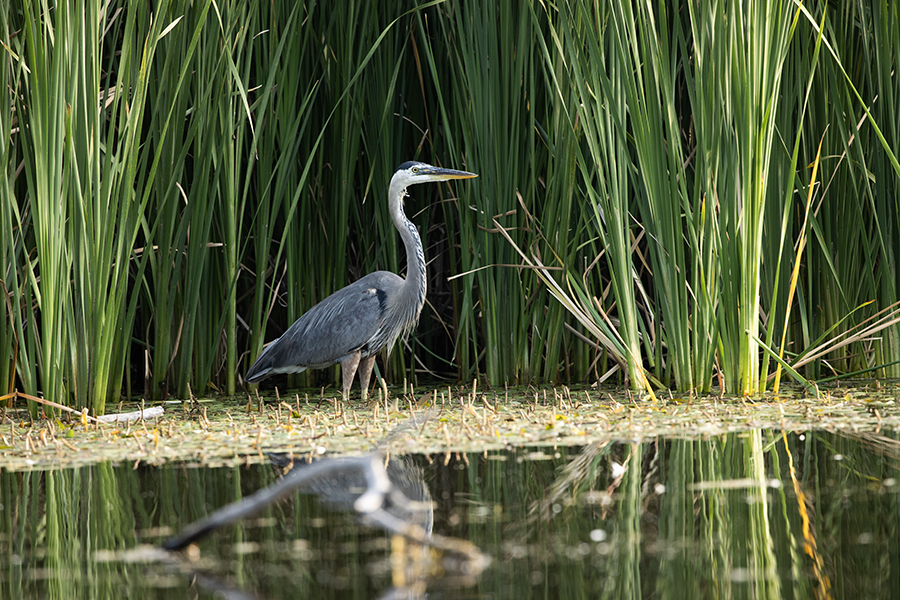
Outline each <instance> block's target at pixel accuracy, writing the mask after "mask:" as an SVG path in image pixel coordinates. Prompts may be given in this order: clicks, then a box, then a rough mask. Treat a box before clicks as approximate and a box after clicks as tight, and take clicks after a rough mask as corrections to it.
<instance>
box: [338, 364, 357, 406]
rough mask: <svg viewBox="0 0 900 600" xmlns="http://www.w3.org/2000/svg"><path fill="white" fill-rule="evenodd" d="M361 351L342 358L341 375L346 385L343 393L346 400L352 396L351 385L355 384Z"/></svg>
mask: <svg viewBox="0 0 900 600" xmlns="http://www.w3.org/2000/svg"><path fill="white" fill-rule="evenodd" d="M359 358H360V353H359V352H354V353H353V354H349V355H347V356H346V357H344V359H343V360H341V375H343V379H344V387H343V389H342V390H341V394H342V395H343V397H344V401H345V402H346V401H347V400H348V399H349V398H350V386H351V385H353V378H354V377H356V368H357V367H358V366H359Z"/></svg>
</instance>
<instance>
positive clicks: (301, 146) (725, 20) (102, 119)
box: [0, 0, 900, 412]
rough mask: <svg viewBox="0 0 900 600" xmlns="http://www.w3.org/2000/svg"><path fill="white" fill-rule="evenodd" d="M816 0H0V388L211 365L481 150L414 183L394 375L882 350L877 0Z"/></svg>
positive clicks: (890, 84)
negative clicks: (414, 237) (402, 189)
mask: <svg viewBox="0 0 900 600" xmlns="http://www.w3.org/2000/svg"><path fill="white" fill-rule="evenodd" d="M824 6H825V4H824V3H821V2H814V3H803V4H801V3H799V2H795V1H787V0H785V1H779V2H771V3H758V2H755V3H748V2H743V3H741V2H738V3H726V2H721V1H716V0H701V1H699V2H692V3H687V4H684V5H682V4H678V3H674V2H667V1H660V2H654V3H650V4H647V3H640V2H624V3H618V4H615V5H610V6H606V5H605V4H602V3H591V2H587V1H586V0H572V1H571V2H564V3H561V4H558V5H541V4H534V5H531V6H529V5H522V4H520V3H516V2H511V1H503V2H487V3H480V4H476V5H471V4H465V3H457V2H450V1H445V2H431V3H426V4H425V5H422V6H417V5H415V4H413V3H412V2H408V3H406V4H405V5H404V6H399V7H398V6H396V4H394V3H388V2H369V3H357V2H350V3H347V4H346V6H343V7H342V8H341V10H340V11H336V10H332V7H330V6H325V5H322V4H320V3H317V2H311V3H304V4H294V5H286V4H284V3H274V4H272V3H265V2H259V1H258V0H253V1H241V0H233V1H230V2H224V3H213V2H212V1H211V0H209V1H206V2H201V3H200V4H199V5H197V4H191V3H187V2H184V1H183V0H168V1H164V2H161V3H159V4H158V5H156V6H154V7H153V12H152V14H151V12H150V11H149V10H148V8H147V7H146V6H144V5H138V4H135V3H127V2H112V3H110V4H108V5H105V4H103V3H100V2H98V1H97V0H93V1H90V2H88V3H86V4H84V5H83V6H82V5H81V4H79V5H78V6H77V7H76V6H75V4H74V3H72V2H71V1H70V2H64V3H60V4H59V5H57V6H55V7H54V8H53V9H52V10H44V7H43V5H41V4H39V3H34V2H32V1H30V0H29V1H28V2H25V3H24V4H21V5H17V6H16V7H6V8H4V9H3V10H2V11H0V36H2V41H3V46H2V47H3V51H2V61H3V62H2V66H3V73H2V74H0V83H2V84H5V85H3V89H4V90H7V92H8V93H7V94H5V95H4V97H3V98H2V100H0V158H2V164H3V169H4V173H5V177H4V178H3V181H2V183H0V232H2V239H0V264H2V265H3V267H2V268H3V270H2V273H0V284H2V285H0V291H2V293H3V297H2V299H0V300H2V301H0V392H3V393H9V392H10V391H11V390H13V389H16V388H18V389H20V390H22V391H26V392H28V393H31V394H34V395H36V394H37V393H38V392H39V391H42V392H43V394H44V396H45V397H47V398H48V399H52V400H61V401H63V402H65V403H68V404H72V405H78V406H87V407H89V408H91V410H92V411H95V412H100V411H102V410H103V409H104V406H105V403H106V402H107V401H108V400H115V399H117V398H118V397H119V396H120V395H122V394H126V395H127V394H130V395H147V396H149V397H162V396H167V395H175V396H179V397H183V396H187V395H188V393H189V391H188V390H189V388H190V389H192V390H193V391H195V392H200V391H202V390H205V389H207V386H208V385H209V386H211V389H217V390H220V391H223V392H226V393H235V392H237V391H238V390H239V389H240V386H239V383H240V376H241V374H242V373H243V372H245V370H246V368H247V367H248V366H249V364H250V362H252V361H253V360H254V359H255V357H256V355H257V354H258V353H259V351H260V349H261V348H262V345H263V343H264V342H265V341H267V340H271V339H273V338H274V337H275V336H277V335H279V334H280V333H282V332H283V331H284V330H285V329H286V328H287V327H288V326H289V325H290V324H291V323H292V322H293V321H294V320H295V319H296V318H298V317H299V316H300V315H301V314H302V313H303V312H305V311H306V310H307V309H308V308H310V307H311V306H312V305H313V304H315V303H316V302H318V301H320V300H321V299H323V298H324V297H325V296H327V295H328V294H330V293H332V292H334V291H335V290H336V289H338V288H340V287H341V286H343V285H345V284H347V283H348V282H350V281H353V280H355V279H357V278H359V277H361V276H362V275H364V274H366V273H368V272H371V271H373V270H376V269H389V270H392V271H394V272H399V273H402V272H403V269H404V268H405V266H404V258H403V256H404V255H403V253H402V252H401V251H400V248H399V246H398V240H397V236H396V233H395V231H394V229H393V226H392V224H391V222H390V219H389V216H388V215H387V212H386V210H385V206H384V204H385V199H384V196H385V193H386V188H387V183H388V181H389V179H390V176H391V174H392V172H393V169H394V168H395V167H396V165H397V164H399V163H401V162H403V161H405V160H409V159H419V160H424V161H427V162H432V163H438V164H442V165H445V166H451V167H458V168H465V169H468V170H471V171H474V172H477V173H479V178H478V179H476V180H473V181H471V182H467V183H466V185H464V186H463V185H460V186H449V185H445V186H440V187H439V186H433V188H426V187H422V189H417V188H414V189H413V190H412V197H411V198H410V200H409V201H408V202H407V212H408V214H409V216H410V218H411V219H412V220H413V222H414V223H416V224H417V226H419V227H420V230H421V233H422V239H423V243H424V244H425V246H426V251H425V254H426V257H427V259H428V260H429V280H428V283H429V295H428V305H427V307H426V309H425V310H424V311H423V316H422V320H421V323H420V326H419V328H418V330H417V332H416V334H415V335H413V336H412V337H411V338H410V340H409V341H408V342H407V343H406V344H404V345H402V346H400V347H398V349H397V351H395V352H394V353H393V354H392V355H391V356H390V358H389V359H387V357H385V358H386V361H379V371H380V372H382V374H384V375H387V376H388V378H389V380H390V381H391V382H392V383H397V384H401V383H402V380H403V379H407V380H409V381H415V380H416V378H417V376H418V375H422V374H426V375H428V376H430V377H433V376H437V377H449V378H450V379H464V380H469V379H471V378H472V377H476V376H478V375H480V374H483V375H484V376H486V378H487V380H488V381H489V383H491V384H492V385H498V386H499V385H504V384H506V383H509V384H515V383H526V382H531V381H535V380H542V381H557V380H582V379H585V378H592V379H596V378H600V377H603V376H604V374H605V376H608V377H613V380H614V381H618V382H626V381H627V382H628V383H630V384H631V385H632V386H633V387H636V388H649V387H652V386H651V384H650V383H649V382H651V381H652V382H654V385H659V384H664V385H672V386H674V387H676V388H678V389H681V390H685V391H687V390H699V391H706V390H709V389H710V388H711V387H712V386H713V384H720V385H723V386H724V387H725V389H726V390H730V391H738V390H740V391H741V392H745V393H751V392H753V391H755V390H759V389H764V388H765V387H766V386H767V385H768V382H769V380H771V379H772V378H773V376H774V374H775V371H777V369H775V368H772V366H771V363H770V359H769V358H767V356H768V355H767V354H764V353H761V352H760V347H759V342H760V341H762V342H763V343H764V345H765V346H766V347H768V348H770V349H772V352H773V354H775V355H776V356H781V360H784V361H785V364H789V365H794V366H795V367H796V368H795V370H794V371H793V373H795V374H796V377H801V376H802V377H805V378H819V377H823V376H828V375H836V374H838V373H847V372H861V371H866V370H868V369H877V368H878V367H881V366H883V367H884V368H883V370H880V371H876V372H877V373H879V374H880V373H884V374H892V373H893V374H896V373H898V372H900V370H898V369H900V366H898V365H892V363H894V362H896V361H897V360H898V356H897V354H898V352H900V334H898V333H897V327H896V323H895V322H894V321H895V319H896V316H895V314H894V313H891V312H890V310H888V311H886V312H881V311H885V309H888V308H889V307H892V306H893V305H894V304H895V303H896V302H897V300H898V299H900V298H898V290H897V284H896V277H895V276H894V273H895V271H896V269H895V265H896V256H897V253H898V252H900V241H898V236H897V233H896V232H897V231H898V228H900V218H898V214H900V210H898V205H900V192H898V190H900V165H898V163H897V159H896V154H895V152H896V150H895V149H896V148H897V147H898V145H900V117H898V116H897V115H898V114H900V110H898V109H897V98H898V97H900V87H898V86H900V84H898V78H897V77H896V75H895V73H896V67H897V62H898V57H900V42H898V39H900V35H898V27H900V25H898V23H900V18H898V11H900V8H898V6H897V3H891V2H888V1H887V0H879V1H878V2H875V3H874V4H872V5H871V7H869V6H868V5H866V4H864V3H861V2H848V3H844V4H842V5H840V6H839V7H833V6H832V7H831V8H830V9H829V10H828V11H825V9H824ZM82 9H83V10H82ZM76 11H77V12H78V18H77V19H76ZM82 13H83V15H82ZM82 16H83V20H84V24H85V25H84V26H81V25H80V23H81V19H82ZM820 143H821V147H820ZM813 164H815V165H817V170H816V175H815V177H813V169H812V168H811V167H812V165H813ZM807 167H810V168H807ZM548 292H549V293H548ZM870 301H871V302H870ZM782 340H783V343H782V342H781V341H782ZM842 344H843V345H842ZM891 365H892V366H891ZM798 369H799V370H798ZM617 373H619V374H618V375H616V374H617ZM336 377H337V370H336V369H333V370H331V371H330V372H326V373H324V374H322V373H316V372H313V373H304V374H303V375H302V376H300V377H295V378H293V379H292V380H290V382H291V383H301V384H304V385H316V384H323V383H329V384H330V383H333V382H334V381H336Z"/></svg>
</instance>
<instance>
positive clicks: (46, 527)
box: [0, 432, 900, 600]
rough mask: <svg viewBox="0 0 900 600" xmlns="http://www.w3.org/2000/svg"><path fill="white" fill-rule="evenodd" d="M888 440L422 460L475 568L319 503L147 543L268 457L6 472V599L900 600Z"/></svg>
mask: <svg viewBox="0 0 900 600" xmlns="http://www.w3.org/2000/svg"><path fill="white" fill-rule="evenodd" d="M891 435H892V438H888V437H882V436H874V435H866V436H847V435H838V434H829V433H807V434H805V435H788V436H787V437H786V440H785V439H784V438H783V437H782V435H781V434H780V433H777V432H754V433H749V434H741V435H731V436H725V437H722V438H716V439H712V440H703V441H697V440H665V439H660V440H654V441H652V442H645V443H642V444H629V443H610V444H608V445H605V446H591V447H582V448H526V449H516V450H510V451H508V452H504V453H489V454H487V455H486V456H485V455H483V454H469V455H465V456H463V455H459V456H458V455H456V454H452V455H450V456H444V455H441V456H435V455H432V456H428V457H426V456H412V457H409V458H408V459H407V460H406V461H405V462H404V463H403V464H404V467H405V468H406V473H407V475H405V477H408V478H409V479H411V480H418V481H419V482H423V483H424V485H425V486H426V488H427V492H430V495H431V497H432V499H433V504H432V506H433V515H429V518H431V516H433V531H434V533H435V534H440V535H444V536H452V537H454V538H461V539H464V540H469V541H471V542H472V543H474V544H476V545H477V546H478V547H479V548H480V549H481V551H482V552H483V553H485V554H486V555H487V556H489V557H490V558H491V564H490V565H489V566H488V567H487V568H486V569H485V570H484V571H483V572H482V573H480V574H474V573H472V572H471V568H470V566H467V564H466V563H464V561H461V560H459V559H458V557H455V556H454V555H452V553H443V554H438V553H432V552H427V553H422V552H421V551H419V550H417V549H416V548H415V547H413V546H411V545H410V544H403V543H401V538H397V537H393V536H391V535H389V534H387V533H384V532H382V531H379V530H377V529H373V528H370V527H364V526H361V525H360V524H359V523H358V521H357V519H356V518H355V517H354V515H352V514H350V513H348V512H345V511H341V510H339V509H338V508H337V507H336V505H335V503H334V502H332V503H331V504H330V505H329V506H328V507H325V506H323V505H322V504H321V503H320V502H319V501H318V500H317V499H316V497H315V496H314V495H299V494H294V495H292V497H291V498H289V499H288V500H286V501H284V502H282V503H280V504H278V505H277V506H274V507H271V508H268V509H266V510H265V511H264V512H262V513H261V514H260V515H258V516H257V517H254V518H251V519H248V520H245V521H243V522H242V523H241V524H239V525H236V526H231V527H227V528H224V529H222V530H219V531H216V532H214V533H213V534H211V535H210V536H208V537H206V538H204V539H202V540H201V541H200V542H199V544H198V545H197V548H196V549H194V550H192V551H187V552H184V553H176V554H174V555H172V557H173V558H174V559H175V560H168V561H161V560H159V558H158V557H157V556H156V555H155V554H154V553H152V552H150V551H149V549H148V548H146V546H150V545H153V546H155V545H158V544H160V543H161V542H163V541H164V540H165V539H166V538H167V537H169V536H170V535H174V534H175V533H177V532H178V531H179V530H180V529H181V528H182V527H184V526H186V525H187V524H188V523H190V522H192V521H194V520H196V519H200V518H203V517H205V516H207V515H208V514H209V513H210V512H211V511H213V510H215V509H217V508H219V507H221V506H223V505H225V504H228V503H229V502H232V501H234V500H236V499H239V498H241V497H243V496H246V495H248V494H251V493H253V492H254V491H256V490H258V489H260V488H262V487H264V486H266V485H269V484H270V483H272V482H273V481H275V479H276V473H275V470H274V469H273V468H272V467H271V466H268V465H266V466H252V467H235V468H227V469H222V468H220V469H206V468H199V467H193V466H186V465H178V466H170V467H165V468H157V467H139V468H138V469H136V470H135V469H133V468H132V465H123V466H112V465H99V466H95V467H91V468H84V469H79V470H63V471H50V472H26V473H9V472H0V503H2V510H0V594H2V597H4V598H67V599H68V598H98V599H99V598H116V599H118V598H126V597H130V598H214V597H234V598H238V597H246V598H271V599H275V598H381V597H402V598H407V597H412V598H415V597H425V596H426V595H427V597H428V598H497V599H500V598H510V599H515V600H524V599H525V598H651V597H652V598H829V597H832V598H900V471H898V467H900V461H898V458H897V457H898V453H900V449H898V448H900V444H898V443H897V441H895V440H896V438H897V436H896V434H891ZM791 464H792V465H793V467H791ZM338 504H339V503H338ZM135 548H138V549H139V550H138V551H135V550H134V549H135ZM189 557H191V558H190V559H189ZM217 590H218V591H217ZM217 594H218V595H217ZM228 594H230V595H228ZM240 594H243V595H240ZM392 594H393V595H392Z"/></svg>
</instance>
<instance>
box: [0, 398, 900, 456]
mask: <svg viewBox="0 0 900 600" xmlns="http://www.w3.org/2000/svg"><path fill="white" fill-rule="evenodd" d="M419 391H423V390H421V389H420V390H419ZM385 397H387V401H385ZM898 398H900V382H898V381H895V380H891V381H878V382H872V383H870V384H869V385H861V386H857V387H833V388H830V389H827V390H823V391H821V393H820V395H819V397H818V398H814V397H808V396H805V395H803V393H802V390H800V389H799V388H788V389H787V390H786V391H784V390H783V392H782V393H781V394H779V395H777V396H776V395H766V396H761V397H759V398H755V399H753V400H748V399H743V398H729V397H727V396H726V397H723V396H715V395H710V396H704V397H692V398H691V397H678V396H667V397H663V396H660V397H659V399H658V400H656V401H649V400H646V399H641V398H638V397H635V396H632V395H630V394H629V393H627V392H623V391H622V390H620V389H615V388H599V389H598V388H590V387H582V388H566V387H560V388H528V389H524V390H523V389H519V390H515V391H514V390H508V391H499V392H497V391H493V390H486V391H482V390H481V389H478V387H477V386H472V387H469V388H467V387H464V386H463V387H455V388H449V387H444V388H443V389H437V390H431V391H429V392H427V393H422V394H415V393H406V394H397V395H396V396H391V395H390V394H388V395H387V396H385V395H384V393H383V392H380V394H379V399H378V400H376V401H373V402H371V403H369V404H365V405H363V404H361V403H360V402H359V401H358V400H357V401H353V400H351V402H350V403H349V404H344V403H342V402H340V401H339V400H337V399H334V398H327V397H321V396H319V395H318V394H317V395H316V397H315V398H310V397H309V395H308V394H304V393H302V392H301V393H300V394H292V395H290V396H287V395H285V396H280V397H275V396H273V397H267V396H256V397H254V398H252V399H251V398H244V399H235V398H216V399H206V400H199V401H198V400H191V401H188V402H167V403H164V404H163V406H164V408H165V412H164V413H163V414H162V415H161V416H159V417H156V418H154V419H152V420H148V419H145V420H143V421H137V422H130V423H127V424H125V423H92V422H89V421H87V420H86V419H81V420H72V421H71V422H67V421H66V420H65V418H42V419H31V418H30V416H28V413H27V412H26V411H24V410H18V411H17V410H10V409H6V410H5V411H4V413H3V415H2V417H3V422H2V425H0V468H3V469H6V470H31V469H52V468H66V467H76V466H85V465H89V464H93V463H98V462H107V461H112V462H114V463H132V464H134V466H135V467H137V466H138V465H140V464H162V463H168V462H175V461H178V462H188V463H193V464H196V465H197V466H222V465H233V464H236V463H255V462H263V461H266V460H268V459H267V457H266V454H267V453H287V454H291V455H293V456H296V457H304V458H309V459H312V458H314V457H316V456H320V455H325V454H329V455H337V454H351V455H352V454H360V453H363V452H368V451H371V450H373V449H375V448H378V449H381V450H382V451H385V452H390V453H395V454H406V453H419V454H425V455H427V456H430V457H434V458H435V459H437V460H449V458H450V456H451V454H455V453H465V452H483V451H485V452H486V451H492V450H497V449H501V448H512V447H522V446H532V447H533V446H582V445H586V444H589V443H595V442H604V441H610V440H635V441H640V440H646V439H652V438H655V437H660V436H662V437H669V438H672V437H675V438H698V439H708V438H711V437H715V436H719V435H722V434H726V433H735V432H741V431H748V430H751V429H775V430H782V431H793V432H796V431H807V430H826V431H832V432H842V433H845V434H849V435H858V436H864V437H867V438H869V439H875V438H877V439H878V440H880V441H882V442H885V443H884V444H881V447H882V448H890V449H892V450H893V451H894V452H898V451H900V443H898V442H896V441H895V440H896V438H897V437H898V436H897V433H898V432H900V403H898V401H897V399H898ZM137 408H140V406H139V405H137ZM122 410H129V411H130V410H135V405H128V404H125V405H123V407H122Z"/></svg>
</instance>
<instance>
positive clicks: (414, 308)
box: [246, 162, 476, 399]
mask: <svg viewBox="0 0 900 600" xmlns="http://www.w3.org/2000/svg"><path fill="white" fill-rule="evenodd" d="M469 177H476V175H474V174H473V173H466V172H465V171H454V170H451V169H441V168H438V167H432V166H430V165H426V164H424V163H418V162H408V163H403V164H402V165H400V167H398V168H397V171H396V172H395V173H394V176H393V178H391V185H390V190H389V203H390V211H391V219H392V220H393V222H394V226H395V227H396V228H397V231H398V232H399V233H400V237H401V238H402V240H403V245H404V246H405V247H406V259H407V276H406V278H405V279H404V278H402V277H400V276H399V275H396V274H394V273H391V272H389V271H376V272H374V273H370V274H368V275H366V276H365V277H363V278H362V279H359V280H358V281H355V282H353V283H351V284H350V285H348V286H346V287H344V288H341V289H340V290H338V291H337V292H335V293H333V294H332V295H330V296H328V297H327V298H325V299H324V300H322V301H321V302H319V303H318V304H316V305H315V306H313V307H312V308H311V309H309V310H308V311H307V312H306V313H304V315H303V316H302V317H300V318H299V319H298V320H297V321H296V322H295V323H294V324H293V325H291V327H290V328H289V329H288V330H287V331H286V332H285V333H284V335H282V336H281V337H280V338H278V339H277V340H275V341H274V342H272V343H271V344H269V345H268V346H267V347H266V348H265V349H264V350H263V351H262V353H261V354H260V355H259V357H258V358H257V359H256V362H255V363H253V366H251V367H250V370H249V371H248V372H247V377H246V379H247V381H249V382H256V381H259V380H261V379H264V378H265V377H268V376H270V375H275V374H278V373H300V372H302V371H305V370H306V369H310V368H311V369H320V368H324V367H329V366H331V365H334V364H340V365H341V371H342V375H343V394H344V397H345V398H346V397H347V395H348V394H349V391H350V386H351V384H352V383H353V378H354V376H355V374H356V371H357V369H359V380H360V387H361V389H362V397H363V399H365V398H366V395H367V392H368V386H369V378H370V377H371V374H372V368H373V366H374V364H375V356H376V355H377V354H378V353H379V352H380V351H381V350H382V349H383V348H388V349H390V348H391V347H392V346H393V344H394V342H396V340H397V338H398V337H400V335H402V334H404V333H406V332H408V331H409V330H410V329H412V328H413V327H415V325H416V323H417V322H418V320H419V314H420V313H421V312H422V306H424V304H425V292H426V287H427V286H426V281H425V255H424V254H423V252H422V241H421V240H420V238H419V233H418V231H416V228H415V226H414V225H413V224H412V223H410V222H409V220H408V219H407V218H406V215H405V214H404V213H403V197H404V196H406V188H407V187H408V186H409V185H413V184H416V183H423V182H426V181H443V180H446V179H465V178H469Z"/></svg>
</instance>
